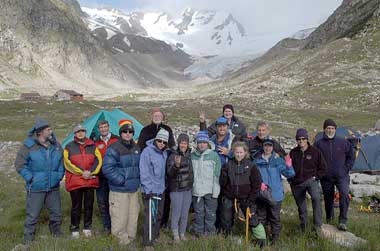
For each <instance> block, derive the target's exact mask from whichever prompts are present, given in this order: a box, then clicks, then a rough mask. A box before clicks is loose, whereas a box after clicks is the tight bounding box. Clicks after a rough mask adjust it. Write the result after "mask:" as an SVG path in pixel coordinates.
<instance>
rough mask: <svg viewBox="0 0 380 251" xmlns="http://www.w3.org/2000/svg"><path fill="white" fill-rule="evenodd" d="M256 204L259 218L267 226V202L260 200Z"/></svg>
mask: <svg viewBox="0 0 380 251" xmlns="http://www.w3.org/2000/svg"><path fill="white" fill-rule="evenodd" d="M256 205H257V209H256V213H257V219H258V221H259V222H260V223H261V224H263V226H265V225H266V224H267V204H266V203H265V202H263V201H258V202H257V203H256Z"/></svg>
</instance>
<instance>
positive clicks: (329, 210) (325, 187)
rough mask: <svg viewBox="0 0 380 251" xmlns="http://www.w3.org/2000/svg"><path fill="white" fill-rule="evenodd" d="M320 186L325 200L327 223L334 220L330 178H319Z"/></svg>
mask: <svg viewBox="0 0 380 251" xmlns="http://www.w3.org/2000/svg"><path fill="white" fill-rule="evenodd" d="M321 186H322V191H323V199H324V201H325V211H326V220H327V223H329V222H331V221H333V220H334V195H335V187H334V183H333V181H332V180H330V179H326V178H324V179H321Z"/></svg>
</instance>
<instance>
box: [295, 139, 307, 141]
mask: <svg viewBox="0 0 380 251" xmlns="http://www.w3.org/2000/svg"><path fill="white" fill-rule="evenodd" d="M297 140H298V141H304V140H307V138H298V139H297Z"/></svg>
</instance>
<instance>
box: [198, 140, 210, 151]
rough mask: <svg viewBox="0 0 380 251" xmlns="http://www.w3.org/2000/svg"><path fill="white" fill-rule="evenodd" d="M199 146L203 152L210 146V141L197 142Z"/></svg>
mask: <svg viewBox="0 0 380 251" xmlns="http://www.w3.org/2000/svg"><path fill="white" fill-rule="evenodd" d="M197 146H198V149H199V150H201V151H202V152H203V151H205V150H206V149H207V148H208V143H207V142H199V143H198V144H197Z"/></svg>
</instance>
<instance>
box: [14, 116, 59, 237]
mask: <svg viewBox="0 0 380 251" xmlns="http://www.w3.org/2000/svg"><path fill="white" fill-rule="evenodd" d="M62 153H63V150H62V147H61V145H60V144H59V143H58V141H57V140H56V138H55V135H54V133H53V131H52V129H51V127H50V125H49V123H48V122H47V121H45V120H43V119H41V118H39V117H37V119H36V123H35V125H34V126H33V128H32V129H31V130H30V131H29V133H28V137H27V138H26V140H25V141H24V143H23V145H22V146H21V149H20V150H19V151H18V153H17V156H16V160H15V167H16V171H17V172H18V173H19V174H20V175H21V177H22V178H23V179H24V180H25V183H26V184H25V188H26V218H25V223H24V244H29V243H30V242H31V241H33V240H34V238H35V233H36V226H37V221H38V217H39V215H40V212H41V210H42V208H43V207H44V205H45V207H46V208H47V209H48V210H49V229H50V233H51V234H52V235H53V236H55V237H58V236H60V235H62V232H61V223H62V212H61V197H60V192H59V184H60V181H61V180H62V178H63V174H64V170H65V169H64V167H63V161H62Z"/></svg>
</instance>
